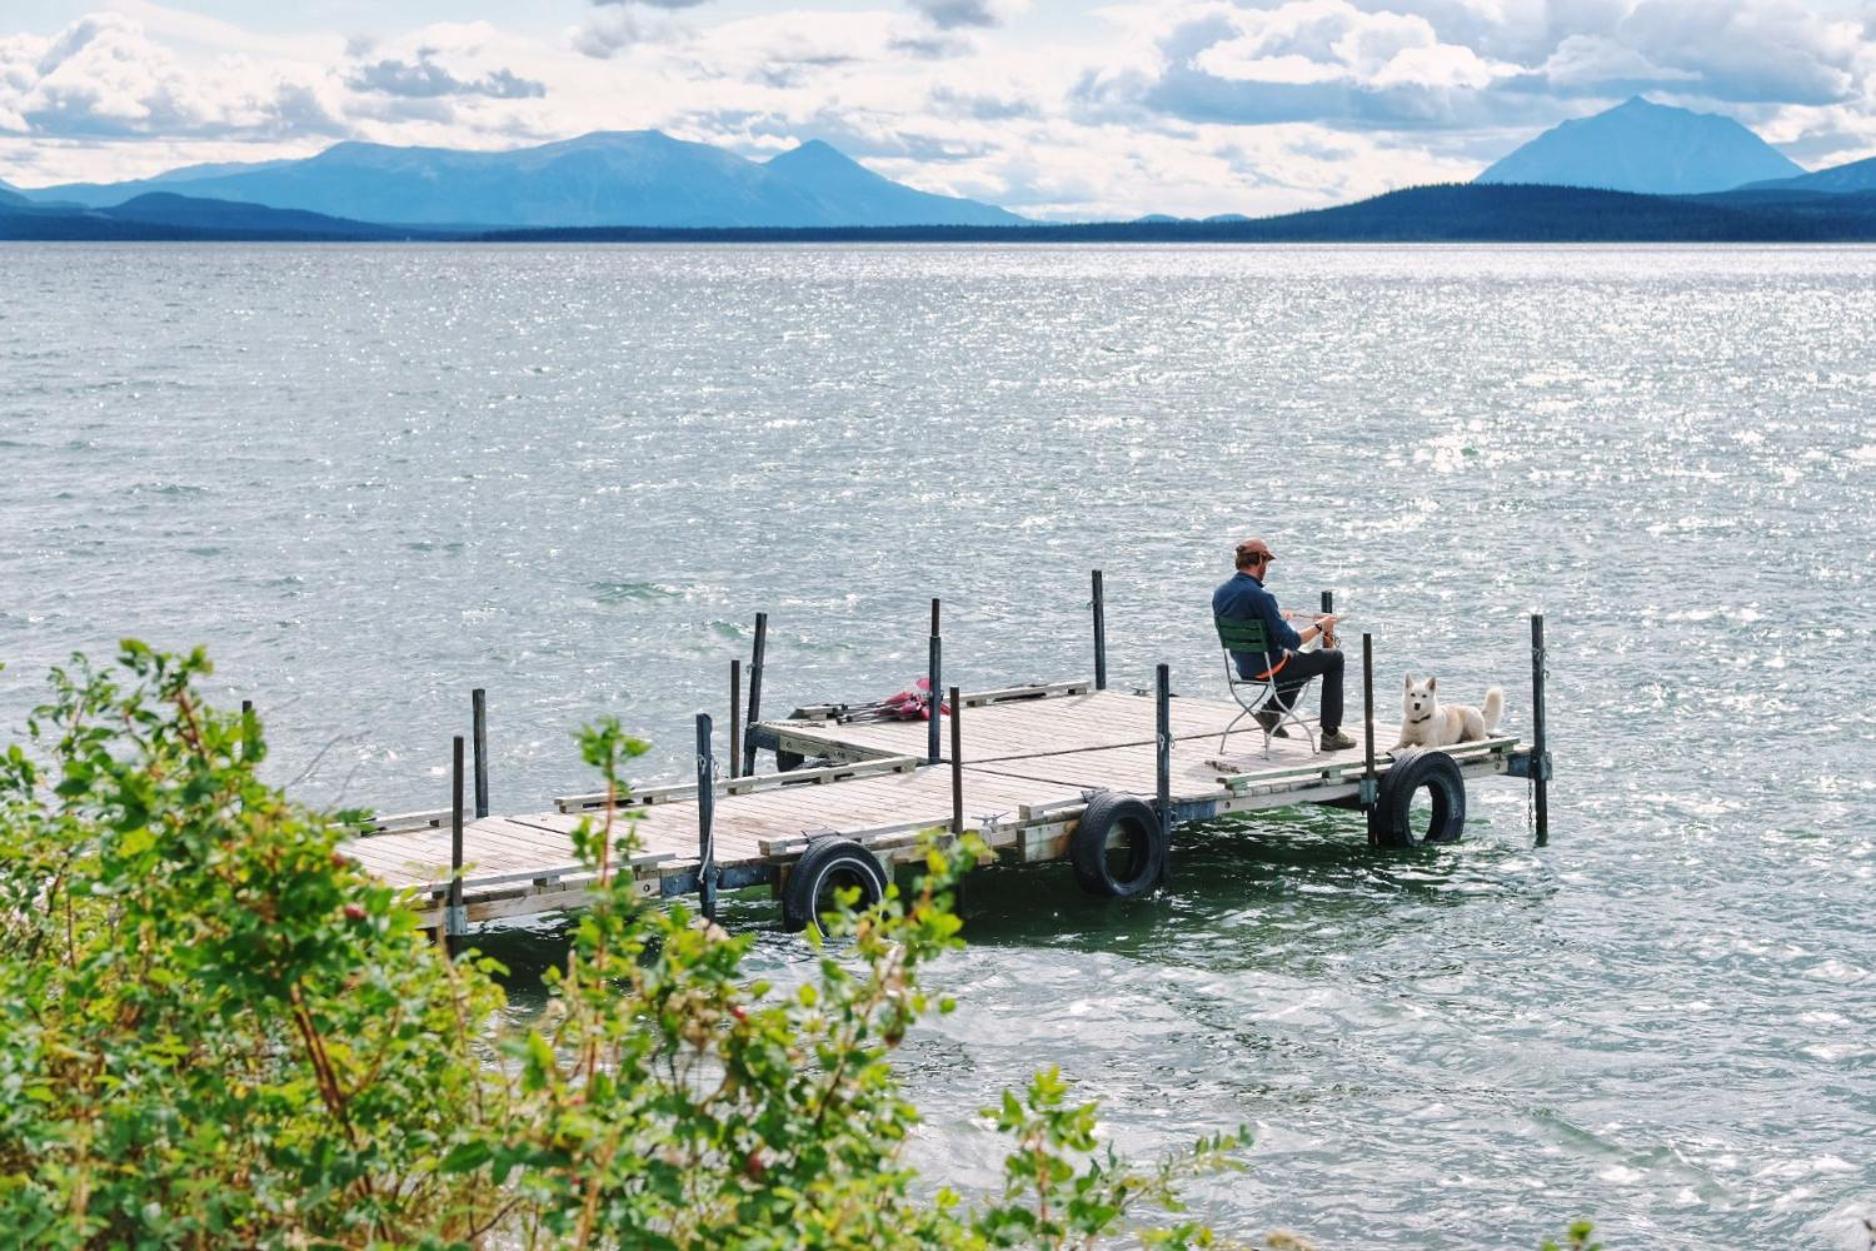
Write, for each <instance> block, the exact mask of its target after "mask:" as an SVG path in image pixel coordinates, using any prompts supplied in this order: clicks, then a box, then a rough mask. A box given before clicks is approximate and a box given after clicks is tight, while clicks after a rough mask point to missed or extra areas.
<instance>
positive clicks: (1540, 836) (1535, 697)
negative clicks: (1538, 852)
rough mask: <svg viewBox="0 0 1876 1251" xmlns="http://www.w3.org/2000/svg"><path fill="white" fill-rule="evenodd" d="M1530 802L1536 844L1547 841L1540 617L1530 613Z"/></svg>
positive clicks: (1547, 759) (1547, 769) (1547, 758)
mask: <svg viewBox="0 0 1876 1251" xmlns="http://www.w3.org/2000/svg"><path fill="white" fill-rule="evenodd" d="M1531 802H1532V804H1533V805H1534V806H1535V808H1536V823H1537V845H1538V846H1539V847H1543V846H1545V845H1546V844H1548V843H1549V842H1550V749H1549V746H1548V740H1547V736H1546V733H1545V725H1544V614H1543V613H1541V612H1539V613H1532V614H1531Z"/></svg>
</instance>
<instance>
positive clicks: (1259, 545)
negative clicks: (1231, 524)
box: [1237, 539, 1276, 565]
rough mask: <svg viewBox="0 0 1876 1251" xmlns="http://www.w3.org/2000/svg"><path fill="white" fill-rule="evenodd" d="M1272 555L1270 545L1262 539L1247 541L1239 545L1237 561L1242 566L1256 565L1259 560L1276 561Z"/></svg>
mask: <svg viewBox="0 0 1876 1251" xmlns="http://www.w3.org/2000/svg"><path fill="white" fill-rule="evenodd" d="M1275 559H1276V557H1275V556H1272V555H1271V554H1270V545H1269V544H1268V543H1266V542H1264V541H1263V540H1262V539H1245V540H1244V541H1243V542H1241V543H1239V544H1238V549H1237V560H1238V563H1239V564H1240V565H1248V564H1256V563H1257V562H1258V561H1259V560H1275Z"/></svg>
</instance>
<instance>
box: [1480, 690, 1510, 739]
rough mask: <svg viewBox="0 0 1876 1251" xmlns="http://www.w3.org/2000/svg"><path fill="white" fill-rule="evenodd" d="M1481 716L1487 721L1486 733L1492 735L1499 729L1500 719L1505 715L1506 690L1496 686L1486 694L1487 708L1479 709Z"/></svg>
mask: <svg viewBox="0 0 1876 1251" xmlns="http://www.w3.org/2000/svg"><path fill="white" fill-rule="evenodd" d="M1479 715H1480V716H1481V717H1483V718H1484V719H1485V732H1486V733H1487V734H1490V733H1491V732H1492V731H1493V730H1496V729H1497V728H1498V719H1499V718H1500V717H1502V716H1504V715H1505V688H1504V687H1502V686H1494V687H1493V688H1492V689H1491V690H1489V691H1487V692H1485V707H1483V708H1481V709H1479Z"/></svg>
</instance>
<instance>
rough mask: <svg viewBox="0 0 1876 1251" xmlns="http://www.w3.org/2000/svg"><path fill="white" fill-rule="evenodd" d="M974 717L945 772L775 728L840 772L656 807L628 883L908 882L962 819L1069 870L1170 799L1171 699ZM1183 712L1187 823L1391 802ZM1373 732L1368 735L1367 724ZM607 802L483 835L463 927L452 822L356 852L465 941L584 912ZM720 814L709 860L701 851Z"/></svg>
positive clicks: (484, 827) (765, 726)
mask: <svg viewBox="0 0 1876 1251" xmlns="http://www.w3.org/2000/svg"><path fill="white" fill-rule="evenodd" d="M959 702H960V703H961V705H962V707H961V716H960V717H959V718H958V720H957V725H958V727H959V730H960V733H959V747H960V750H959V751H958V752H957V753H956V759H955V760H953V759H952V753H951V752H950V751H949V750H947V751H946V752H945V753H944V758H943V759H941V760H940V761H939V762H938V763H935V764H934V763H931V752H930V744H931V742H932V739H931V737H930V732H931V727H930V726H929V724H928V723H926V722H923V721H859V722H854V721H848V720H843V719H842V710H841V709H840V708H838V707H837V706H823V707H821V708H817V709H805V710H802V711H801V712H800V713H798V714H797V715H796V716H795V717H791V718H789V719H786V720H780V721H764V722H758V723H756V724H755V725H754V726H753V727H752V733H751V735H750V740H751V741H752V742H753V743H754V744H755V745H757V746H760V747H762V748H765V749H768V750H771V751H776V752H778V753H779V754H780V756H781V758H783V759H792V758H795V757H800V758H805V759H807V760H809V761H811V762H822V761H824V762H826V764H825V765H820V766H817V767H810V768H803V769H796V770H793V771H790V772H785V773H772V774H766V775H754V776H749V777H740V778H729V779H719V780H717V781H716V782H715V783H714V785H713V786H712V788H711V789H712V794H711V796H709V800H710V802H709V803H708V804H703V803H700V802H699V801H700V793H699V790H698V787H697V786H696V785H682V786H667V787H653V788H649V789H643V790H638V791H636V792H635V793H634V796H633V800H632V806H631V807H629V808H628V809H625V810H624V811H623V813H622V814H621V815H622V816H623V817H624V818H626V819H629V820H630V821H631V822H633V823H634V824H635V826H636V830H637V837H638V840H639V842H640V843H641V844H642V848H641V850H640V851H639V852H638V853H637V854H636V855H634V856H632V857H631V859H630V861H629V863H628V864H626V865H625V866H623V867H622V868H620V869H619V870H618V871H620V872H624V873H629V874H630V875H631V876H632V878H633V880H634V881H635V882H636V883H637V888H638V890H639V892H640V894H641V895H643V896H645V897H647V898H674V897H679V896H685V895H691V894H696V893H697V892H698V891H699V890H700V888H701V887H702V886H703V885H704V882H705V880H706V878H710V877H711V875H710V874H709V873H708V872H707V870H710V869H713V870H714V877H713V878H712V880H713V881H714V885H715V887H716V888H720V889H724V890H734V889H739V888H743V887H749V886H755V885H760V884H765V883H766V884H770V885H772V886H776V887H777V888H779V887H780V886H781V884H782V883H783V882H784V881H785V880H786V877H787V875H788V873H789V872H790V869H791V866H793V864H794V863H795V862H796V861H797V860H798V859H799V857H800V856H801V855H802V854H803V852H804V851H806V850H807V848H808V847H809V844H810V840H814V839H819V838H821V837H825V836H839V837H841V838H845V839H850V840H852V841H853V842H854V843H857V844H859V845H860V846H861V847H864V848H865V849H867V851H869V852H870V853H872V855H873V856H874V857H876V858H877V859H878V860H879V861H880V862H881V863H882V864H885V865H890V864H892V863H893V862H895V861H899V860H904V859H909V858H911V857H912V856H913V855H915V854H916V845H917V841H918V839H919V837H920V834H921V832H922V831H925V830H928V829H931V828H933V827H944V828H950V827H952V825H953V823H954V819H955V816H956V815H957V813H958V811H959V810H960V809H961V813H962V817H963V822H962V824H963V828H964V829H965V830H968V831H971V832H975V833H976V834H978V835H979V836H981V837H982V838H983V839H984V841H985V842H986V843H987V844H988V845H989V846H990V847H991V848H992V849H993V850H994V851H995V852H996V853H997V854H998V856H999V857H1000V858H1002V859H1004V860H1007V861H1011V862H1017V863H1030V862H1035V861H1042V860H1053V859H1060V858H1062V857H1064V856H1066V855H1067V854H1068V848H1069V843H1070V838H1071V836H1072V834H1073V832H1074V830H1075V827H1076V825H1077V823H1078V822H1079V820H1080V818H1081V815H1082V813H1083V810H1084V809H1085V808H1086V807H1087V805H1088V803H1089V800H1090V799H1091V798H1092V797H1093V796H1094V795H1095V794H1096V793H1097V792H1102V791H1110V792H1122V793H1127V794H1131V795H1136V796H1139V797H1141V798H1142V799H1145V800H1146V801H1148V802H1149V803H1151V802H1154V800H1155V798H1156V796H1157V794H1158V788H1159V786H1160V784H1161V769H1160V760H1159V748H1160V741H1159V730H1158V725H1159V716H1160V712H1159V708H1160V704H1161V703H1162V701H1161V700H1158V699H1156V698H1155V696H1154V695H1152V694H1123V693H1120V692H1117V691H1111V690H1093V689H1090V686H1089V685H1088V684H1085V683H1058V684H1052V685H1048V686H1037V687H1021V688H1011V689H1006V690H1001V691H990V692H982V693H979V694H976V695H965V696H963V697H962V699H961V700H960V701H959ZM1163 702H1164V705H1165V709H1166V714H1165V715H1166V718H1167V726H1168V742H1167V747H1168V755H1169V767H1168V768H1167V769H1166V785H1167V798H1168V799H1169V801H1170V803H1169V805H1168V807H1169V808H1170V823H1171V824H1172V825H1175V826H1176V825H1178V824H1183V823H1185V822H1189V821H1196V820H1204V819H1206V818H1210V817H1216V816H1220V815H1223V814H1225V813H1231V812H1249V811H1255V810H1258V809H1265V808H1277V807H1286V806H1289V805H1292V804H1297V803H1341V804H1355V803H1359V802H1361V801H1362V800H1364V799H1372V798H1373V795H1374V787H1375V781H1374V780H1373V779H1372V778H1370V777H1369V775H1368V768H1369V763H1368V756H1367V752H1366V751H1365V745H1358V746H1357V747H1355V748H1353V749H1350V750H1347V751H1340V752H1329V753H1323V754H1316V753H1314V752H1312V751H1311V750H1310V748H1309V746H1308V744H1307V743H1305V742H1303V741H1301V740H1300V739H1277V740H1274V741H1272V742H1271V744H1270V753H1269V756H1268V757H1267V758H1266V756H1265V753H1264V739H1263V735H1262V734H1261V733H1260V732H1259V731H1258V730H1257V729H1256V727H1255V726H1253V725H1251V723H1250V722H1248V721H1244V722H1241V723H1240V728H1239V729H1237V730H1236V731H1234V732H1233V733H1232V734H1231V735H1230V737H1229V739H1228V741H1226V742H1225V744H1224V748H1223V750H1222V751H1221V750H1220V734H1221V733H1222V732H1223V731H1224V729H1225V727H1226V726H1227V725H1228V724H1229V723H1230V722H1231V721H1232V720H1233V719H1234V718H1236V717H1237V716H1238V714H1239V711H1240V710H1239V708H1238V707H1237V706H1236V705H1235V704H1233V703H1230V702H1225V701H1219V700H1210V699H1195V698H1176V699H1170V700H1166V701H1163ZM478 707H479V705H478ZM951 722H952V718H951V717H949V716H946V717H944V718H942V719H941V723H942V725H943V727H944V729H945V730H946V733H947V735H948V734H949V732H950V729H951ZM1355 728H1356V730H1357V733H1358V734H1359V733H1361V732H1362V729H1363V727H1361V726H1360V725H1359V724H1357V725H1356V726H1355ZM1373 736H1374V738H1373V741H1374V743H1375V745H1376V756H1375V760H1374V766H1373V767H1374V774H1375V776H1376V777H1379V776H1382V775H1385V774H1386V773H1387V772H1388V771H1389V770H1390V769H1391V768H1393V767H1394V764H1395V762H1394V761H1392V760H1391V759H1390V758H1389V757H1388V756H1387V755H1386V754H1385V750H1386V747H1387V745H1390V744H1392V743H1393V742H1394V741H1395V739H1396V737H1397V728H1396V727H1395V726H1394V725H1392V724H1375V725H1374V727H1373ZM733 737H734V736H733ZM459 744H460V741H459ZM739 748H740V744H737V745H734V746H733V747H732V750H738V749H739ZM1446 751H1447V753H1448V754H1449V755H1451V756H1452V757H1453V759H1454V760H1455V762H1456V763H1457V764H1458V766H1459V770H1460V773H1461V775H1462V776H1463V777H1464V778H1465V779H1466V781H1467V783H1468V784H1470V783H1471V781H1472V780H1474V779H1483V778H1487V777H1493V776H1498V775H1505V774H1509V775H1512V776H1518V777H1524V776H1528V775H1529V774H1530V772H1531V768H1532V765H1531V761H1532V758H1533V752H1532V750H1531V749H1530V748H1527V747H1524V746H1523V745H1521V744H1520V743H1519V742H1518V740H1517V739H1516V738H1513V737H1498V738H1493V739H1489V740H1486V741H1484V742H1477V743H1468V744H1464V745H1463V746H1461V747H1456V748H1449V749H1446ZM1540 755H1541V753H1540ZM1545 776H1547V766H1546V773H1545ZM1365 779H1367V780H1366V781H1365ZM954 787H957V788H958V790H957V793H956V794H955V795H954ZM960 795H961V799H962V802H961V804H958V803H957V797H958V796H960ZM600 803H601V799H600V797H598V796H591V795H586V796H580V795H570V796H566V797H564V798H562V799H559V800H557V801H555V803H554V806H553V807H551V808H548V809H546V810H543V811H539V812H531V813H524V814H522V815H519V816H487V817H482V818H479V819H471V820H468V821H466V822H465V823H464V826H463V830H462V834H461V853H460V854H461V857H462V861H463V865H464V868H463V873H462V878H461V897H460V898H461V904H460V907H461V912H459V913H458V914H457V915H455V916H454V917H450V916H447V915H446V913H447V909H446V906H445V904H446V899H447V894H448V891H449V887H450V884H451V881H452V876H453V875H452V871H451V861H452V853H453V847H452V843H453V840H454V837H455V835H454V831H453V828H452V825H453V820H452V814H451V813H450V812H441V813H421V814H414V815H412V816H410V817H405V818H387V819H385V820H384V821H382V822H380V823H379V824H378V826H376V827H374V832H371V833H368V834H366V835H363V836H361V837H358V838H356V839H354V840H352V841H350V842H349V843H347V844H346V847H345V850H346V853H347V854H348V855H350V856H352V857H353V858H354V859H356V860H357V861H358V863H359V864H361V865H362V866H363V867H364V868H365V869H367V870H368V871H370V872H371V873H373V874H374V875H376V876H377V877H379V878H381V879H383V880H384V881H386V882H388V883H390V884H392V885H394V886H398V887H409V888H413V889H414V890H415V891H416V892H417V894H418V895H419V897H420V898H422V899H425V900H427V901H428V902H429V908H428V910H427V912H426V914H425V915H426V922H427V923H428V924H430V925H433V926H446V925H447V927H448V928H451V929H456V928H459V927H460V926H461V925H462V924H465V923H473V922H483V921H492V920H496V919H499V918H504V917H516V916H523V915H528V914H533V913H543V912H553V911H560V910H564V909H570V908H577V907H579V906H580V905H581V904H582V903H584V902H585V900H586V889H587V886H588V885H589V884H590V882H591V875H590V873H589V872H588V871H587V870H586V869H585V868H584V867H583V866H581V865H580V864H579V863H578V862H577V860H576V859H575V857H574V854H573V847H572V842H571V840H570V838H569V832H570V831H572V830H573V829H574V828H575V826H576V825H577V824H578V823H579V822H580V821H581V820H583V819H586V818H588V817H589V816H591V815H592V811H593V809H595V808H596V807H598V806H599V804H600ZM706 809H707V810H709V827H710V834H711V855H710V856H709V857H708V858H706V857H705V855H704V850H703V846H702V843H701V840H700V831H701V828H702V825H703V819H704V815H705V814H704V810H706Z"/></svg>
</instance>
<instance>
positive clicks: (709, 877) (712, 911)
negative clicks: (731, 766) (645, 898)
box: [697, 712, 717, 921]
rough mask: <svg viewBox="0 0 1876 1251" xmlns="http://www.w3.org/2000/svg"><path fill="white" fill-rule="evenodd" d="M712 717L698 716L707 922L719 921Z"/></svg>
mask: <svg viewBox="0 0 1876 1251" xmlns="http://www.w3.org/2000/svg"><path fill="white" fill-rule="evenodd" d="M713 733H714V730H713V728H712V726H711V724H710V714H709V713H707V712H700V713H698V714H697V895H698V898H699V900H700V901H701V903H702V906H703V914H704V919H705V920H709V921H714V920H716V919H717V847H716V839H715V838H714V837H712V832H711V826H712V824H713V823H714V822H715V820H716V808H717V788H716V776H715V775H716V762H715V760H714V759H712V756H713V754H714V753H713V752H712V750H711V735H712V734H713Z"/></svg>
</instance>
